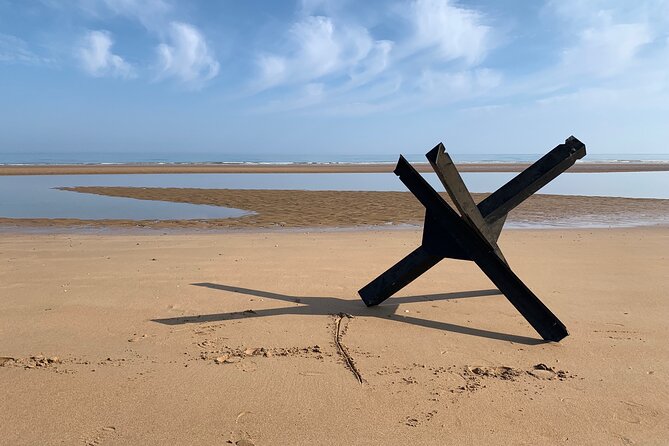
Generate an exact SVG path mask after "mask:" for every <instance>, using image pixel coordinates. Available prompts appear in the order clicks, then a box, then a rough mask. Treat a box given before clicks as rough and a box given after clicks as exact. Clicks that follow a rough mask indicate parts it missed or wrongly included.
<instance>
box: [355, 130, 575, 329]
mask: <svg viewBox="0 0 669 446" xmlns="http://www.w3.org/2000/svg"><path fill="white" fill-rule="evenodd" d="M425 156H426V157H427V160H428V161H429V162H430V165H431V166H432V168H433V169H434V171H435V172H436V174H437V176H438V177H439V180H440V181H441V183H442V184H443V185H444V187H445V188H446V192H447V193H448V195H449V196H450V197H451V200H452V201H453V203H454V204H455V207H456V208H457V210H458V211H459V214H458V213H457V212H456V211H455V210H454V209H453V208H452V207H451V206H449V205H448V203H447V202H446V201H445V200H444V199H443V198H442V197H441V196H440V195H439V194H438V193H437V192H436V191H435V190H434V189H433V188H432V186H430V185H429V184H428V182H427V181H425V179H424V178H423V177H422V176H421V175H420V174H419V173H418V172H417V171H416V169H414V167H413V166H412V165H411V164H409V162H408V161H407V160H406V159H405V158H404V157H403V156H401V155H400V158H399V161H398V162H397V166H396V167H395V171H394V173H395V175H397V176H398V177H399V179H400V181H402V182H403V183H404V185H405V186H406V187H407V188H408V189H409V191H411V193H413V195H414V196H415V197H416V198H417V199H418V201H420V202H421V204H422V205H423V206H424V207H425V223H424V225H423V238H422V243H421V245H420V246H419V247H418V248H416V249H415V250H414V251H413V252H411V253H410V254H408V255H407V256H406V257H404V258H403V259H402V260H400V261H399V262H398V263H396V264H395V265H394V266H392V267H391V268H390V269H388V270H387V271H386V272H384V273H383V274H381V275H380V276H378V277H377V278H376V279H374V280H372V281H371V282H370V283H369V284H367V285H366V286H365V287H363V288H362V289H360V291H358V294H360V297H361V298H362V300H363V301H364V302H365V304H366V305H367V306H368V307H369V306H373V305H378V304H380V303H381V302H383V301H384V300H386V299H388V298H389V297H390V296H392V295H393V294H395V293H396V292H398V291H399V290H401V289H402V288H404V287H405V286H407V285H408V284H409V283H411V282H412V281H414V280H415V279H416V278H418V277H419V276H420V275H422V274H423V273H424V272H426V271H427V270H429V269H430V268H432V267H433V266H434V265H436V264H437V263H439V262H440V261H441V260H442V259H444V258H450V259H460V260H471V261H474V262H475V263H476V264H477V265H478V266H479V268H480V269H481V270H482V271H483V272H484V273H485V274H486V275H487V276H488V278H489V279H490V280H491V281H492V282H493V283H494V284H495V286H496V287H497V288H498V289H499V291H500V292H501V293H502V294H504V295H505V296H506V298H507V299H508V300H509V301H510V302H511V304H512V305H513V306H514V307H515V308H516V309H517V310H518V311H519V312H520V314H522V315H523V317H524V318H525V319H526V320H527V321H528V322H529V324H530V325H531V326H532V327H533V328H534V329H535V330H536V331H537V332H538V333H539V334H540V335H541V337H542V338H543V339H544V340H547V341H556V342H557V341H560V340H561V339H563V338H564V337H566V336H568V334H569V333H568V332H567V328H566V327H565V326H564V324H563V323H562V322H561V321H560V320H559V319H558V318H557V317H556V316H555V315H554V314H553V313H552V312H551V311H550V310H549V309H548V307H546V306H545V305H544V304H543V303H542V302H541V300H539V298H538V297H537V296H536V295H535V294H534V293H533V292H532V291H531V290H530V289H529V288H528V287H527V286H526V285H525V284H524V283H523V282H522V281H521V280H520V278H518V276H516V274H515V273H514V272H513V271H512V270H511V268H510V267H509V265H508V263H507V261H506V259H505V258H504V255H503V254H502V252H501V250H500V249H499V246H498V245H497V239H498V238H499V235H500V232H501V231H502V227H503V226H504V222H505V221H506V217H507V215H508V213H509V211H511V210H512V209H513V208H515V207H516V206H518V205H519V204H520V203H522V202H523V201H525V200H526V199H527V198H528V197H530V196H531V195H532V194H534V193H535V192H536V191H538V190H539V189H541V188H542V187H543V186H545V185H546V184H548V183H549V182H550V181H552V180H553V179H555V178H556V177H557V176H558V175H560V174H561V173H562V172H564V171H565V170H567V169H568V168H569V167H571V166H572V165H573V164H574V163H575V162H576V160H577V159H580V158H583V157H584V156H585V145H584V144H583V143H582V142H581V141H579V140H578V139H576V138H575V137H573V136H570V137H569V138H567V140H566V141H565V143H564V144H560V145H558V146H557V147H555V148H554V149H553V150H551V151H550V152H548V153H547V154H546V155H544V156H543V157H542V158H540V159H539V160H538V161H537V162H535V163H534V164H532V165H531V166H530V167H528V168H527V169H525V170H524V171H522V172H521V173H519V174H518V175H517V176H516V177H515V178H513V179H511V180H510V181H509V182H508V183H506V184H505V185H503V186H502V187H500V188H499V189H498V190H497V191H495V192H494V193H492V194H491V195H489V196H488V197H487V198H485V199H484V200H483V201H481V202H480V203H479V204H478V205H477V204H476V203H474V199H473V198H472V196H471V194H470V193H469V190H468V189H467V186H466V185H465V183H464V181H463V180H462V177H461V176H460V173H459V172H458V170H457V168H456V167H455V165H454V164H453V161H452V160H451V157H450V156H449V155H448V153H447V152H446V150H445V148H444V145H443V144H442V143H439V144H438V145H437V146H436V147H435V148H434V149H432V150H430V151H429V152H428V153H427V154H426V155H425Z"/></svg>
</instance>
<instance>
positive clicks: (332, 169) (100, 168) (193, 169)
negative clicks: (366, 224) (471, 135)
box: [0, 162, 669, 175]
mask: <svg viewBox="0 0 669 446" xmlns="http://www.w3.org/2000/svg"><path fill="white" fill-rule="evenodd" d="M414 166H415V167H416V169H417V170H418V171H419V172H432V168H431V167H430V166H429V164H427V163H416V164H414ZM528 166H529V164H524V163H462V164H458V170H459V171H460V172H520V171H522V170H523V169H525V168H526V167H528ZM394 168H395V164H394V163H388V164H345V163H342V164H274V165H272V164H262V165H258V164H116V165H114V164H111V165H88V164H70V165H24V166H11V165H4V166H0V175H91V174H95V175H99V174H148V173H151V174H160V173H375V172H392V171H393V169H394ZM658 171H669V163H645V162H639V163H636V162H634V163H590V162H583V163H576V164H575V165H574V166H572V167H571V168H570V169H569V172H587V173H593V172H658Z"/></svg>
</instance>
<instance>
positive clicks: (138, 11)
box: [80, 0, 174, 30]
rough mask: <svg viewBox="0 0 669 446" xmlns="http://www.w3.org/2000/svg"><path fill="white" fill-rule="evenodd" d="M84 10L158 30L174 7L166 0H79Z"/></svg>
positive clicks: (98, 15) (94, 14) (95, 14)
mask: <svg viewBox="0 0 669 446" xmlns="http://www.w3.org/2000/svg"><path fill="white" fill-rule="evenodd" d="M80 6H81V7H82V8H83V9H84V11H86V12H88V13H89V14H91V15H93V16H96V17H104V16H106V15H109V14H110V13H111V14H112V15H116V16H121V17H125V18H127V19H131V20H137V21H139V22H140V23H141V24H142V25H143V26H144V27H145V28H147V29H150V30H158V29H160V28H161V27H162V26H164V24H165V22H166V20H165V17H167V15H168V14H169V13H170V12H171V11H172V10H173V9H174V8H173V6H172V4H171V3H170V2H168V1H167V0H80Z"/></svg>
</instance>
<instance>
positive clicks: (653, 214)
mask: <svg viewBox="0 0 669 446" xmlns="http://www.w3.org/2000/svg"><path fill="white" fill-rule="evenodd" d="M67 190H73V191H78V192H82V193H95V194H102V195H109V196H115V197H130V198H138V199H144V200H164V201H174V202H182V203H194V204H207V205H215V206H225V207H232V208H238V209H244V210H248V211H253V212H255V213H254V214H251V215H247V216H244V217H241V218H229V219H219V220H179V221H132V220H89V221H82V220H66V219H59V220H53V219H7V218H0V227H5V228H6V227H23V228H29V227H42V228H67V227H82V226H83V227H90V228H102V227H104V228H137V227H140V228H154V229H167V228H171V229H178V230H190V229H258V228H351V227H358V228H359V227H365V226H385V227H393V226H397V225H405V224H408V225H422V221H423V218H424V214H425V210H424V208H423V207H422V206H421V204H420V203H419V202H418V200H416V198H415V197H414V196H413V195H412V194H411V193H410V192H347V191H295V190H292V191H291V190H231V189H179V188H131V187H77V188H67ZM473 195H474V199H475V200H476V201H477V202H478V201H480V200H482V199H483V198H484V197H485V196H486V194H473ZM445 198H446V197H445ZM507 224H508V225H516V226H527V225H534V226H537V225H541V226H563V227H564V226H572V227H573V226H576V225H580V226H600V227H608V226H635V225H644V224H645V225H648V224H665V225H666V224H669V200H655V199H631V198H611V197H579V196H562V195H534V196H532V197H530V199H528V200H527V201H526V202H524V203H523V204H522V205H520V206H519V207H518V208H516V209H515V210H513V211H512V212H511V213H510V214H509V219H508V220H507Z"/></svg>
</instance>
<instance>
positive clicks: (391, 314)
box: [152, 283, 545, 345]
mask: <svg viewBox="0 0 669 446" xmlns="http://www.w3.org/2000/svg"><path fill="white" fill-rule="evenodd" d="M191 285H194V286H199V287H205V288H211V289H214V290H220V291H228V292H232V293H241V294H247V295H249V296H255V297H261V298H264V299H275V300H281V301H284V302H290V303H291V304H293V306H290V307H283V308H270V309H265V310H253V311H244V312H232V313H215V314H200V315H193V316H180V317H172V318H164V319H152V321H153V322H158V323H161V324H165V325H181V324H193V323H204V322H219V321H228V320H233V319H245V318H248V317H266V316H278V315H283V314H301V315H319V316H330V315H332V314H338V313H346V314H350V315H351V316H361V317H379V318H383V319H390V320H394V321H397V322H404V323H408V324H414V325H419V326H421V327H427V328H434V329H437V330H446V331H451V332H453V333H460V334H465V335H470V336H479V337H483V338H489V339H496V340H500V341H511V342H516V343H519V344H525V345H537V344H543V343H545V341H544V340H542V339H534V338H529V337H526V336H519V335H513V334H507V333H498V332H495V331H489V330H482V329H478V328H471V327H464V326H462V325H456V324H449V323H447V322H438V321H431V320H425V319H420V318H416V317H412V316H404V315H403V314H402V315H395V312H396V310H397V307H398V306H399V304H406V303H412V302H433V301H440V300H449V299H463V298H470V297H481V296H501V295H502V294H501V293H500V292H499V290H496V289H493V290H478V291H463V292H457V293H444V294H426V295H420V296H406V297H395V298H391V299H389V300H388V301H386V303H385V304H381V305H378V306H375V307H369V308H368V307H366V306H365V305H364V304H363V303H362V302H361V301H357V300H347V299H338V298H335V297H298V296H288V295H285V294H277V293H272V292H269V291H261V290H253V289H249V288H242V287H237V286H229V285H222V284H216V283H193V284H191Z"/></svg>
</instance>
